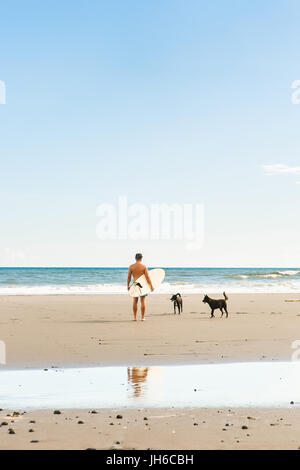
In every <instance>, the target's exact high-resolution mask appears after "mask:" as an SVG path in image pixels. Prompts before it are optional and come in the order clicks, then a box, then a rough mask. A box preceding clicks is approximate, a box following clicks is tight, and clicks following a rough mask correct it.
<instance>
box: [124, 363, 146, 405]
mask: <svg viewBox="0 0 300 470" xmlns="http://www.w3.org/2000/svg"><path fill="white" fill-rule="evenodd" d="M148 372H149V367H128V368H127V377H128V384H129V385H131V386H132V388H133V393H134V397H135V398H139V397H140V396H141V395H142V392H143V384H146V381H147V375H148Z"/></svg>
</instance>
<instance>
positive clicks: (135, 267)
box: [129, 262, 148, 281]
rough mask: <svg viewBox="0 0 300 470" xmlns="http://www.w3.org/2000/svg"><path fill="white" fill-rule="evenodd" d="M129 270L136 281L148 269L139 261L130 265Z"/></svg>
mask: <svg viewBox="0 0 300 470" xmlns="http://www.w3.org/2000/svg"><path fill="white" fill-rule="evenodd" d="M129 271H130V272H131V275H132V277H133V280H134V281H136V280H137V279H138V278H139V277H141V276H142V275H143V274H145V273H146V271H148V270H147V268H146V266H145V265H144V264H142V263H139V262H137V263H134V264H132V265H131V266H129Z"/></svg>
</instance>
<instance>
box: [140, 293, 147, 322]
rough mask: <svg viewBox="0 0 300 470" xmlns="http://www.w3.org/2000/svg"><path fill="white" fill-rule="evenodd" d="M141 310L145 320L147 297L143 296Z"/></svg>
mask: <svg viewBox="0 0 300 470" xmlns="http://www.w3.org/2000/svg"><path fill="white" fill-rule="evenodd" d="M141 312H142V320H144V317H145V312H146V297H141Z"/></svg>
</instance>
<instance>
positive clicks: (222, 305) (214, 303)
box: [203, 292, 228, 318]
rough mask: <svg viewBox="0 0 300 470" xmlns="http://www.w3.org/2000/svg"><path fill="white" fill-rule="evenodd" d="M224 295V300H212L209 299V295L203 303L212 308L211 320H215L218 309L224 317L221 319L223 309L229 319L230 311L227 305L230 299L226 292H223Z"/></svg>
mask: <svg viewBox="0 0 300 470" xmlns="http://www.w3.org/2000/svg"><path fill="white" fill-rule="evenodd" d="M223 295H224V299H211V298H210V297H208V296H207V295H206V296H205V297H204V299H203V302H204V303H205V304H208V305H209V306H210V308H211V315H210V318H213V317H214V311H215V310H217V309H218V308H219V309H220V310H221V312H222V315H221V317H223V313H224V312H223V309H224V310H225V312H226V318H228V311H227V303H226V301H227V300H228V297H227V295H226V294H225V292H223Z"/></svg>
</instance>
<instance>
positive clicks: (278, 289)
mask: <svg viewBox="0 0 300 470" xmlns="http://www.w3.org/2000/svg"><path fill="white" fill-rule="evenodd" d="M270 281H271V280H270ZM224 290H225V291H226V293H228V294H230V293H295V292H300V280H290V281H287V280H285V281H281V282H276V283H274V282H273V283H272V282H267V281H265V282H262V281H258V282H255V281H253V280H252V281H251V282H249V281H247V280H244V281H243V279H241V280H240V282H232V281H231V282H230V283H228V284H226V281H224V282H222V283H205V282H203V283H201V284H200V283H197V284H196V283H191V284H188V283H186V282H184V283H179V282H164V283H163V284H162V285H161V286H160V287H159V288H158V289H156V290H155V291H154V293H153V294H154V295H155V294H166V295H169V294H174V293H176V292H180V293H181V294H212V293H213V294H215V293H218V292H220V293H222V292H223V291H224ZM71 294H72V295H88V294H95V295H98V294H100V295H101V294H127V288H126V286H125V285H121V284H90V285H57V284H52V285H45V286H25V285H24V286H9V287H8V286H6V287H0V295H71Z"/></svg>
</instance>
